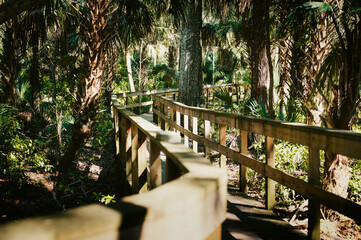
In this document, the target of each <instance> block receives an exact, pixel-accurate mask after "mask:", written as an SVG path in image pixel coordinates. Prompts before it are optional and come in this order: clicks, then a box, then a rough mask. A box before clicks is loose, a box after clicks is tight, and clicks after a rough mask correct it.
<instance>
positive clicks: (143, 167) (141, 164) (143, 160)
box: [138, 131, 148, 192]
mask: <svg viewBox="0 0 361 240" xmlns="http://www.w3.org/2000/svg"><path fill="white" fill-rule="evenodd" d="M147 171H148V170H147V137H146V135H145V134H144V133H143V132H142V131H138V183H139V188H138V189H139V192H146V191H147V190H148V186H147V175H148V174H147Z"/></svg>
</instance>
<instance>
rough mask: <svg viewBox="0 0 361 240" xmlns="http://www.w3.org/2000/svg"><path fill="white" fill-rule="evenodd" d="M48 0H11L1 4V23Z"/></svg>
mask: <svg viewBox="0 0 361 240" xmlns="http://www.w3.org/2000/svg"><path fill="white" fill-rule="evenodd" d="M46 1H47V0H11V1H7V2H5V3H3V4H1V5H0V24H3V23H4V22H6V21H8V20H10V19H12V18H14V17H16V16H17V15H19V14H20V13H22V12H24V11H26V10H30V9H32V8H34V7H36V6H38V5H39V4H41V3H45V2H46Z"/></svg>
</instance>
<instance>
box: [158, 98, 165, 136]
mask: <svg viewBox="0 0 361 240" xmlns="http://www.w3.org/2000/svg"><path fill="white" fill-rule="evenodd" d="M164 108H165V104H163V103H160V112H161V113H163V114H164V115H165V112H164ZM160 119H161V120H160V122H161V124H160V128H161V129H163V130H164V129H165V120H164V119H163V118H160ZM158 125H159V123H158Z"/></svg>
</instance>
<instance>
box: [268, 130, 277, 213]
mask: <svg viewBox="0 0 361 240" xmlns="http://www.w3.org/2000/svg"><path fill="white" fill-rule="evenodd" d="M274 145H275V140H274V138H271V137H266V164H267V165H268V166H270V167H273V168H274V167H275V154H274ZM275 205H276V182H275V181H274V180H272V179H270V178H266V208H267V209H268V210H271V209H273V208H274V206H275Z"/></svg>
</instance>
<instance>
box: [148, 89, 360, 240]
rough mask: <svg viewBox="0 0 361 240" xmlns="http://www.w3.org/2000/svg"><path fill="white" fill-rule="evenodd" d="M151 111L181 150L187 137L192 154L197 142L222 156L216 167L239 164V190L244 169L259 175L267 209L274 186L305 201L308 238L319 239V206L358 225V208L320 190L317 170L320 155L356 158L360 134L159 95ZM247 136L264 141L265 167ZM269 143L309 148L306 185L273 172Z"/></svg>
mask: <svg viewBox="0 0 361 240" xmlns="http://www.w3.org/2000/svg"><path fill="white" fill-rule="evenodd" d="M153 112H154V114H156V115H157V118H158V119H157V121H158V124H159V126H161V127H162V128H163V129H165V130H168V129H171V130H172V129H174V130H175V131H178V132H180V133H182V134H184V144H185V145H186V146H188V143H189V138H190V139H192V140H193V149H194V151H197V146H198V143H200V144H203V145H204V146H205V147H206V153H207V152H209V149H214V150H215V151H217V152H219V153H220V154H222V156H221V159H220V162H221V167H224V166H225V164H226V157H227V158H229V159H230V160H233V161H235V162H237V163H239V164H240V190H241V191H246V188H247V187H246V186H247V168H252V169H254V170H255V171H257V172H259V173H261V174H262V175H264V176H265V177H266V207H267V208H268V209H271V208H273V207H274V205H275V182H278V183H280V184H282V185H284V186H287V187H289V188H291V189H293V190H295V191H296V192H298V193H300V194H302V195H303V196H305V197H306V198H309V213H308V216H309V224H308V226H309V229H308V231H309V236H310V238H312V239H320V204H323V205H325V206H327V207H329V208H332V209H334V210H336V211H338V212H340V213H342V214H344V215H346V216H348V217H351V218H353V219H355V220H356V221H358V222H361V205H360V204H357V203H354V202H352V201H350V200H347V199H344V198H342V197H340V196H337V195H335V194H333V193H331V192H328V191H326V190H324V189H322V188H321V184H320V170H319V169H320V150H324V151H326V152H331V153H337V154H343V155H345V156H348V157H352V158H356V159H361V134H356V133H352V132H349V131H341V130H335V129H327V128H321V127H313V126H308V125H305V124H297V123H287V122H281V121H275V120H267V119H260V118H254V117H248V116H242V115H239V114H231V113H224V112H217V111H213V110H209V109H204V108H197V107H189V106H186V105H183V104H181V103H178V102H175V101H173V100H171V99H167V98H165V97H160V96H157V97H155V101H154V106H153ZM182 118H183V119H182ZM200 122H201V123H202V128H203V129H204V134H202V136H201V135H200V134H198V129H199V123H200ZM181 123H182V124H181ZM190 123H192V131H190V127H189V126H190ZM211 123H213V125H215V124H217V125H218V126H219V141H217V142H215V141H213V140H212V139H211V137H210V126H211ZM227 127H228V128H231V129H236V130H237V131H239V136H240V138H239V139H240V142H239V143H238V149H239V152H238V151H235V150H232V149H230V148H228V147H227V146H226V141H225V137H226V128H227ZM249 132H252V133H256V134H261V135H264V136H265V137H266V163H263V162H261V161H259V160H257V159H254V158H251V157H250V156H249V155H248V152H247V151H248V149H247V135H248V133H249ZM275 139H280V140H285V141H289V142H292V143H296V144H302V145H306V146H308V147H309V171H308V179H309V182H305V181H303V180H300V179H298V178H297V177H294V176H291V175H289V174H287V173H285V172H282V171H280V170H277V169H276V168H275V151H274V144H275Z"/></svg>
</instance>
